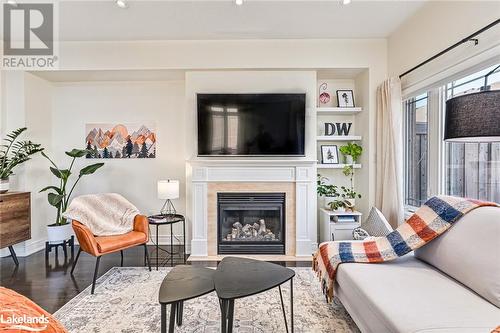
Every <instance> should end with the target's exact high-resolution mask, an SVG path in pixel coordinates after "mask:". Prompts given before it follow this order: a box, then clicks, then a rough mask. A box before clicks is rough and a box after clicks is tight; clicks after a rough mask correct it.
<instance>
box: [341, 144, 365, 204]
mask: <svg viewBox="0 0 500 333" xmlns="http://www.w3.org/2000/svg"><path fill="white" fill-rule="evenodd" d="M339 149H340V152H341V153H342V154H343V155H344V160H345V162H346V163H347V165H346V166H344V168H343V169H342V173H343V174H344V176H346V177H349V183H350V186H349V187H347V186H342V187H341V190H342V193H341V197H342V198H343V199H344V200H346V201H348V202H349V204H350V206H351V207H349V208H351V210H354V205H355V202H356V200H355V199H361V194H359V193H357V192H356V191H354V173H355V171H354V164H355V163H357V162H358V159H359V157H360V156H361V154H362V153H363V147H361V146H360V145H358V144H356V143H352V142H349V143H348V144H347V145H345V146H341V147H340V148H339Z"/></svg>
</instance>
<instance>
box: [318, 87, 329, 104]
mask: <svg viewBox="0 0 500 333" xmlns="http://www.w3.org/2000/svg"><path fill="white" fill-rule="evenodd" d="M326 89H328V84H327V83H326V82H325V83H322V84H321V85H320V86H319V103H320V104H327V103H328V102H330V94H329V93H327V92H326ZM322 91H323V92H322Z"/></svg>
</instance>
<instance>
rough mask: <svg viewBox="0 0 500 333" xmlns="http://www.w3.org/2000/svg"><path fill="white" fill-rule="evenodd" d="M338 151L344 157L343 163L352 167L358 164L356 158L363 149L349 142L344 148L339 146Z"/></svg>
mask: <svg viewBox="0 0 500 333" xmlns="http://www.w3.org/2000/svg"><path fill="white" fill-rule="evenodd" d="M339 150H340V152H341V153H342V155H344V163H346V164H351V165H352V164H354V163H357V162H358V158H359V157H360V156H361V153H362V152H363V147H361V146H360V145H358V144H356V143H353V142H349V143H348V144H347V145H345V146H340V148H339Z"/></svg>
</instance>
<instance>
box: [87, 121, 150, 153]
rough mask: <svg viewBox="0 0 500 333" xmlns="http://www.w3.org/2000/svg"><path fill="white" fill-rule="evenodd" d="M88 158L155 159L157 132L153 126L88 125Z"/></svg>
mask: <svg viewBox="0 0 500 333" xmlns="http://www.w3.org/2000/svg"><path fill="white" fill-rule="evenodd" d="M85 133H86V137H85V146H86V148H87V150H88V153H87V155H86V157H87V158H155V157H156V130H155V126H152V124H141V123H137V124H87V125H86V126H85Z"/></svg>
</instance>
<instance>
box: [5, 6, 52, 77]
mask: <svg viewBox="0 0 500 333" xmlns="http://www.w3.org/2000/svg"><path fill="white" fill-rule="evenodd" d="M57 18H58V3H57V2H47V1H44V2H23V3H3V4H2V19H3V20H2V21H3V23H2V25H3V27H2V28H3V49H2V62H1V68H2V69H5V70H51V69H57V68H58V60H59V58H58V51H59V50H58V49H59V48H58V42H57V41H58V25H57V24H56V23H57V22H58V20H57Z"/></svg>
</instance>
